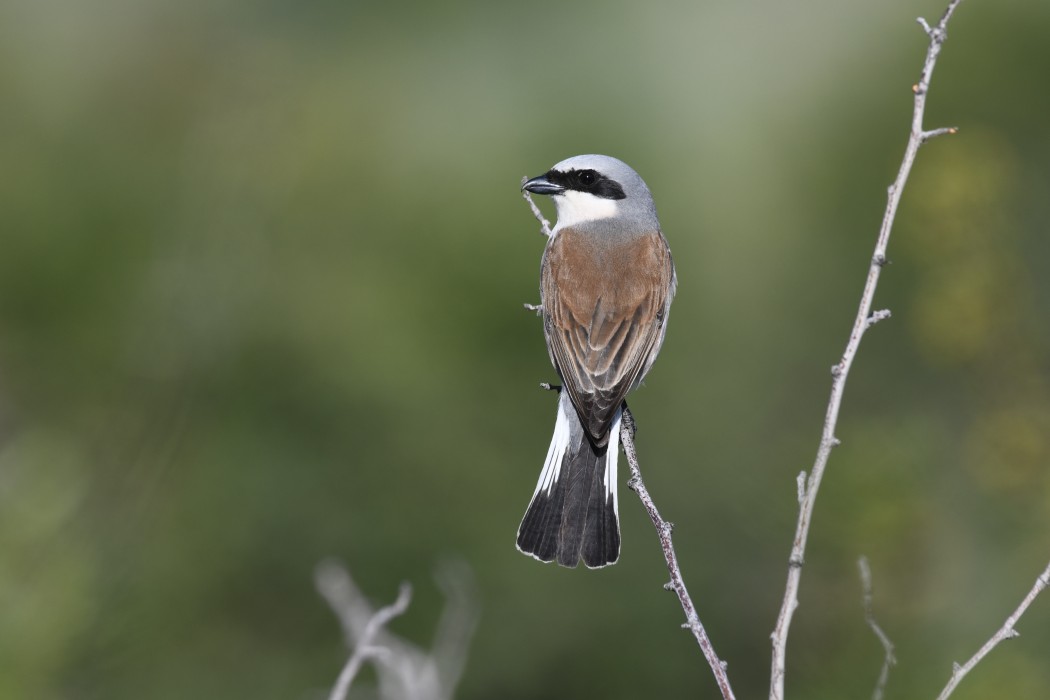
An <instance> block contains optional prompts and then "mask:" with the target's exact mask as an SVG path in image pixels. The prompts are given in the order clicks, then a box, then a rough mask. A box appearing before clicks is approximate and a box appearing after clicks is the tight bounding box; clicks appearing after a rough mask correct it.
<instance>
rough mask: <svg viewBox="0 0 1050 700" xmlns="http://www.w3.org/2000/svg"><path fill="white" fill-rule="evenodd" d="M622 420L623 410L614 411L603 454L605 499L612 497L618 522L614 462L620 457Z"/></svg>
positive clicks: (618, 503)
mask: <svg viewBox="0 0 1050 700" xmlns="http://www.w3.org/2000/svg"><path fill="white" fill-rule="evenodd" d="M622 418H623V409H622V408H618V409H616V416H615V417H614V418H613V422H612V428H610V430H609V448H608V449H607V450H606V452H605V499H606V500H609V496H612V502H613V512H614V513H616V520H617V523H619V520H620V500H619V498H617V494H616V481H617V479H616V462H617V459H618V458H619V456H620V420H621V419H622Z"/></svg>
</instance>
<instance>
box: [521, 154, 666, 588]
mask: <svg viewBox="0 0 1050 700" xmlns="http://www.w3.org/2000/svg"><path fill="white" fill-rule="evenodd" d="M522 189H523V190H528V191H529V192H533V193H536V194H545V195H549V196H551V197H552V198H553V199H554V204H555V206H556V207H557V211H558V220H557V224H556V225H555V227H554V229H553V230H552V231H551V236H550V239H549V240H548V241H547V247H546V249H545V250H544V251H543V261H542V264H541V267H540V294H541V298H542V316H543V333H544V336H545V338H546V340H547V351H548V352H549V353H550V358H551V362H552V363H553V364H554V368H555V369H556V370H557V371H558V375H559V376H560V377H561V381H562V391H561V393H560V396H559V397H558V419H557V422H556V423H555V425H554V438H553V439H552V440H551V444H550V449H549V450H548V451H547V460H546V462H545V463H544V465H543V471H542V472H541V473H540V478H539V482H538V483H537V484H536V491H535V492H534V493H533V494H532V502H531V503H530V504H529V508H528V511H526V513H525V517H524V518H523V519H522V521H521V525H520V526H519V527H518V542H517V545H518V549H519V550H521V551H522V552H524V553H525V554H529V555H531V556H533V557H535V558H536V559H539V560H540V561H545V562H549V561H554V560H557V562H558V563H559V564H561V565H562V566H568V567H575V566H576V565H577V563H579V561H580V559H582V560H583V563H584V564H586V565H587V566H588V567H590V568H598V567H602V566H607V565H608V564H613V563H615V562H616V560H617V559H619V557H620V522H619V506H618V504H617V499H616V460H617V453H618V452H619V446H620V418H621V415H622V406H623V401H624V397H625V396H626V395H627V392H629V391H631V390H632V389H634V388H635V387H637V386H638V385H639V384H640V383H641V381H642V379H643V378H644V377H645V374H646V373H647V372H648V371H649V368H650V367H651V366H652V364H653V360H655V359H656V354H657V353H658V352H659V351H660V345H661V344H662V343H663V340H664V334H665V332H666V331H667V313H668V310H669V309H670V307H671V299H672V297H674V292H675V285H676V278H675V271H674V264H673V262H672V261H671V251H670V250H669V249H668V247H667V241H666V240H664V237H663V234H662V233H661V232H660V222H659V221H658V220H657V218H656V207H655V206H654V205H653V198H652V195H651V194H650V193H649V188H648V187H646V185H645V182H644V181H643V180H642V178H641V177H639V175H638V173H636V172H635V171H634V170H632V169H631V168H630V167H629V166H628V165H627V164H626V163H623V162H622V161H619V160H617V159H616V158H611V157H609V156H601V155H582V156H574V157H572V158H569V159H567V160H563V161H562V162H560V163H558V164H557V165H555V166H554V167H553V168H551V169H550V170H549V171H547V173H546V174H544V175H541V176H539V177H534V178H532V179H531V180H528V181H526V182H525V184H524V185H522Z"/></svg>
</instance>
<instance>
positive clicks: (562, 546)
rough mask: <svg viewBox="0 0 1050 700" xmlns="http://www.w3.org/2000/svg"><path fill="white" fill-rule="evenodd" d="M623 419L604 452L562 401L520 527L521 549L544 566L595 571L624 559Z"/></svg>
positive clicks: (567, 402) (566, 400)
mask: <svg viewBox="0 0 1050 700" xmlns="http://www.w3.org/2000/svg"><path fill="white" fill-rule="evenodd" d="M619 425H620V415H619V413H617V415H616V418H615V420H614V422H613V425H612V430H611V431H610V438H609V441H608V443H607V444H606V445H605V446H604V447H600V448H599V447H595V445H594V444H593V443H592V442H591V441H590V440H589V439H588V438H587V436H586V434H585V432H584V429H583V425H582V424H581V423H580V419H579V417H578V416H577V414H576V410H575V409H574V408H573V406H572V403H571V401H570V400H569V397H568V395H567V394H565V393H563V394H562V395H561V398H560V400H559V402H558V420H557V423H556V424H555V428H554V437H553V439H552V440H551V446H550V449H549V450H548V452H547V460H546V462H545V463H544V466H543V471H542V472H541V473H540V478H539V481H538V482H537V484H536V490H535V491H534V492H533V495H532V502H531V503H530V504H529V508H528V511H526V513H525V517H524V518H523V519H522V521H521V525H520V526H519V527H518V543H517V544H518V549H520V550H521V551H522V552H524V553H525V554H529V555H531V556H533V557H535V558H536V559H539V560H540V561H545V562H549V561H555V560H557V562H558V563H559V564H561V565H562V566H567V567H575V566H576V565H577V564H578V563H579V561H580V559H581V558H582V559H583V563H584V564H586V565H587V566H588V567H590V568H598V567H602V566H607V565H609V564H613V563H615V562H616V560H617V559H618V558H619V556H620V524H619V505H618V503H617V492H616V460H617V453H618V450H619Z"/></svg>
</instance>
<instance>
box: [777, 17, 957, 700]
mask: <svg viewBox="0 0 1050 700" xmlns="http://www.w3.org/2000/svg"><path fill="white" fill-rule="evenodd" d="M960 2H961V0H951V2H949V4H948V7H947V9H946V10H945V12H944V15H943V16H942V17H941V19H940V21H939V22H938V23H937V25H936V26H935V27H930V26H929V24H927V23H926V21H925V20H922V19H920V20H919V23H920V24H921V25H922V27H923V29H924V30H925V31H926V34H927V36H929V38H930V43H929V47H928V48H927V50H926V61H925V63H924V64H923V68H922V74H921V76H920V78H919V82H918V83H917V84H916V85H915V86H914V87H913V92H914V93H915V103H914V109H913V111H912V123H911V135H910V137H909V138H908V145H907V147H906V148H905V151H904V158H903V160H902V161H901V166H900V170H899V171H898V173H897V179H896V180H894V182H893V184H892V185H890V187H889V190H888V192H887V195H888V196H887V200H888V201H887V203H886V211H885V214H884V215H883V219H882V226H881V227H880V229H879V237H878V241H877V242H876V244H875V253H874V254H873V255H872V258H871V264H870V266H869V268H868V279H867V282H866V283H865V285H864V292H863V293H862V294H861V299H860V307H859V309H858V310H857V317H856V319H855V321H854V322H853V330H852V331H851V332H850V336H849V341H848V342H847V344H846V350H845V352H844V353H843V355H842V359H841V360H840V361H839V362H838V364H836V365H835V366H834V367H832V369H831V375H832V377H833V381H832V384H831V397H830V398H829V400H828V408H827V413H826V415H825V418H824V430H823V433H822V434H821V438H820V447H819V448H818V450H817V456H816V460H815V461H814V463H813V468H812V469H811V470H810V473H809V480H808V482H807V484H806V488H805V489H804V490H803V489H799V491H800V493H802V495H803V498H802V503H801V504H800V506H799V515H798V523H797V525H796V528H795V539H794V542H793V543H792V547H791V555H790V557H789V558H788V576H787V586H786V589H785V591H784V600H783V603H782V604H781V608H780V615H779V616H778V618H777V625H776V628H775V629H774V631H773V635H772V645H773V654H772V664H771V670H770V678H769V697H770V700H783V698H784V673H785V667H786V656H787V638H788V631H789V629H790V627H791V619H792V617H793V615H794V613H795V609H796V608H798V589H799V583H800V581H801V580H802V565H803V563H804V561H805V552H806V540H807V538H808V537H809V526H810V523H811V522H812V518H813V508H814V505H815V504H816V499H817V493H818V492H819V490H820V482H821V479H822V478H823V477H824V469H825V467H826V466H827V463H828V458H829V457H830V455H831V450H832V449H833V448H834V447H835V446H836V445H837V444H838V442H839V441H838V439H837V438H836V437H835V427H836V424H837V423H838V416H839V407H840V406H841V404H842V394H843V392H844V391H845V388H846V378H847V376H848V375H849V370H850V367H851V366H852V365H853V360H854V358H855V357H856V355H857V349H858V347H859V346H860V341H861V338H863V336H864V332H865V331H866V330H867V329H868V328H870V327H871V325H873V323H874V321H875V320H878V319H877V318H876V317H875V316H872V314H871V305H872V300H873V299H874V297H875V288H876V287H877V285H878V282H879V275H880V273H881V272H882V268H883V266H884V265H885V264H886V262H887V257H886V247H887V245H888V244H889V238H890V231H891V230H892V228H893V221H894V218H895V217H896V215H897V206H898V204H899V203H900V199H901V194H902V193H903V191H904V185H905V184H906V183H907V181H908V175H909V173H910V172H911V168H912V164H913V163H914V162H915V156H916V155H917V154H918V152H919V147H920V146H922V144H923V143H925V142H926V141H927V140H928V139H930V138H932V137H933V136H935V135H937V134H940V133H950V132H951V131H952V129H947V130H941V129H936V130H934V131H925V130H924V129H923V126H922V119H923V114H924V112H925V109H926V93H927V92H928V91H929V87H930V78H931V77H932V75H933V69H934V66H935V65H936V63H937V56H938V55H939V54H940V52H941V46H942V45H943V44H944V41H945V39H946V38H947V27H948V21H949V20H950V19H951V17H952V15H953V14H954V12H955V9H956V8H957V7H958V6H959V3H960ZM883 317H884V316H883Z"/></svg>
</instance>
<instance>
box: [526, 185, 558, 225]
mask: <svg viewBox="0 0 1050 700" xmlns="http://www.w3.org/2000/svg"><path fill="white" fill-rule="evenodd" d="M528 179H529V178H527V177H523V178H521V184H522V186H524V185H525V183H526V182H527V181H528ZM521 196H522V198H524V200H525V201H526V202H528V203H529V208H530V209H532V215H533V216H535V217H536V220H537V221H539V222H540V232H541V233H543V235H544V236H546V237H547V238H550V237H551V236H552V235H554V234H552V233H551V222H549V221H547V219H545V218H544V217H543V212H541V211H540V208H539V207H538V206H536V202H534V201H532V193H531V192H529V191H528V190H522V191H521Z"/></svg>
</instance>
